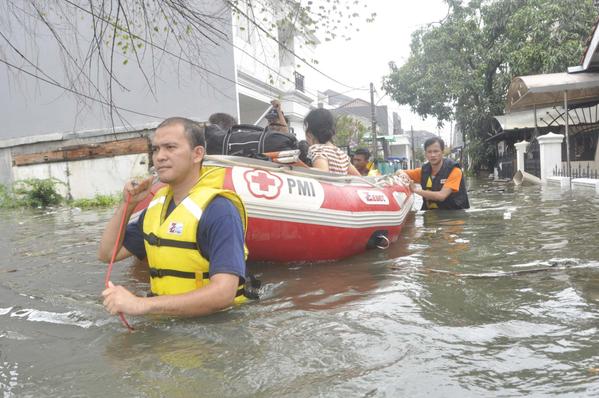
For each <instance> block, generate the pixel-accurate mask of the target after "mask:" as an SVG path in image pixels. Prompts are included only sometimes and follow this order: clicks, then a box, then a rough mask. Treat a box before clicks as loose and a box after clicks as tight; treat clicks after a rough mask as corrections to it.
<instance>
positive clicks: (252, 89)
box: [233, 3, 318, 140]
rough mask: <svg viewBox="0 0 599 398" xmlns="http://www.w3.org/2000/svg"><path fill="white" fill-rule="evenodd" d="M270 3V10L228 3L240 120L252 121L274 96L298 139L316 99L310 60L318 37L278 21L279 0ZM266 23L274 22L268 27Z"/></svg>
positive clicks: (244, 121)
mask: <svg viewBox="0 0 599 398" xmlns="http://www.w3.org/2000/svg"><path fill="white" fill-rule="evenodd" d="M273 4H275V6H274V7H273V8H272V9H269V10H257V9H255V8H254V9H253V10H247V9H242V8H241V7H243V6H242V5H241V4H240V5H239V7H240V8H239V9H238V10H236V9H233V30H234V35H233V45H234V47H235V65H236V73H237V82H238V85H237V90H238V106H239V121H240V122H241V123H250V124H253V123H255V122H256V121H257V120H258V118H259V117H260V116H261V115H262V114H263V113H264V111H265V110H266V109H268V107H269V106H270V101H271V100H272V99H279V100H280V101H281V105H282V109H283V111H284V113H285V116H287V117H288V118H289V119H290V125H291V127H292V128H293V130H294V132H295V134H296V135H297V137H298V139H300V140H301V139H305V134H304V130H303V119H304V116H305V115H306V114H307V113H308V112H309V110H310V109H311V108H313V107H316V105H317V101H318V88H317V87H315V86H314V82H315V81H316V79H314V78H313V77H314V76H315V74H316V73H317V72H316V70H315V69H313V68H312V67H311V66H310V65H312V62H313V60H314V46H315V45H316V44H318V40H317V39H316V37H315V36H310V37H305V36H304V35H303V34H301V33H300V32H299V31H298V30H297V29H295V28H294V27H289V26H285V25H284V24H282V23H281V21H282V18H281V17H279V15H282V14H283V13H285V12H286V10H284V9H280V7H281V4H284V3H273ZM255 22H258V23H255ZM270 26H278V27H277V28H276V29H271V30H269V29H268V28H267V27H270Z"/></svg>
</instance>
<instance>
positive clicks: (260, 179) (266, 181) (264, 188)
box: [243, 170, 283, 199]
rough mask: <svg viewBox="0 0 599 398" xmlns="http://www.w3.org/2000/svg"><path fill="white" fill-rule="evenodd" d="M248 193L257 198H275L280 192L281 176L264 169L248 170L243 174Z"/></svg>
mask: <svg viewBox="0 0 599 398" xmlns="http://www.w3.org/2000/svg"><path fill="white" fill-rule="evenodd" d="M243 178H244V179H245V182H246V183H247V184H248V189H249V191H250V193H251V194H252V195H253V196H255V197H257V198H264V199H275V198H276V197H277V196H279V194H280V193H281V187H282V186H283V180H282V179H281V177H279V176H277V175H274V174H271V173H269V172H268V171H264V170H248V171H246V172H245V173H244V174H243Z"/></svg>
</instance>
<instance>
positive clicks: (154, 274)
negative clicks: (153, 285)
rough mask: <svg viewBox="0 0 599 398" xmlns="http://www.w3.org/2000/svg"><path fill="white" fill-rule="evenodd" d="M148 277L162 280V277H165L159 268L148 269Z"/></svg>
mask: <svg viewBox="0 0 599 398" xmlns="http://www.w3.org/2000/svg"><path fill="white" fill-rule="evenodd" d="M150 276H151V277H152V278H162V277H163V276H166V275H165V273H164V272H162V269H160V268H150Z"/></svg>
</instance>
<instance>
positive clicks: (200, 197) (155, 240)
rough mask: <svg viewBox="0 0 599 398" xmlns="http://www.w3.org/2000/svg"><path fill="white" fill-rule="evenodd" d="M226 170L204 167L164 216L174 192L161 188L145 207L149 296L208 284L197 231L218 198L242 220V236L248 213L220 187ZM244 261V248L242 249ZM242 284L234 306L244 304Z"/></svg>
mask: <svg viewBox="0 0 599 398" xmlns="http://www.w3.org/2000/svg"><path fill="white" fill-rule="evenodd" d="M225 172H226V169H224V168H221V167H204V168H202V172H201V173H200V179H199V181H198V183H197V184H196V185H195V186H194V187H193V188H192V189H191V190H190V192H189V195H188V196H187V197H186V198H185V199H183V200H182V201H181V203H179V204H178V205H177V206H176V207H175V208H174V209H173V211H172V212H171V213H170V214H169V215H168V217H167V216H166V212H167V209H168V204H169V202H170V201H171V200H172V197H173V192H172V190H171V189H170V186H168V185H167V186H166V187H163V188H162V189H160V190H159V191H158V192H156V195H155V196H154V199H153V200H152V201H151V202H150V204H149V205H148V208H147V210H146V214H145V216H144V222H143V235H144V246H145V248H146V254H147V257H148V263H149V265H150V277H151V278H150V286H151V289H152V293H153V294H156V295H163V294H182V293H187V292H190V291H192V290H195V289H199V288H201V287H204V286H206V285H208V284H209V283H210V279H209V276H210V275H209V271H210V263H209V261H208V259H206V258H205V257H204V256H202V254H201V253H200V246H199V244H198V242H197V231H198V227H199V223H200V219H201V216H202V213H203V212H204V210H205V209H206V207H207V206H208V204H209V203H210V202H211V201H212V200H213V199H214V198H215V197H216V196H217V195H219V196H223V197H225V198H227V199H229V200H230V201H231V202H232V203H233V204H234V205H235V207H236V209H237V211H238V212H239V215H240V217H241V220H242V224H243V232H244V236H245V232H246V228H247V214H246V211H245V207H244V206H243V203H242V201H241V198H240V197H239V196H238V195H237V194H236V193H235V192H233V191H229V190H225V189H223V188H222V186H223V181H224V176H225ZM244 252H245V253H244V255H245V258H247V248H246V247H245V246H244ZM244 287H245V286H244V284H241V283H240V285H239V288H238V290H237V296H236V298H235V303H236V304H239V303H242V302H244V301H246V297H245V296H244Z"/></svg>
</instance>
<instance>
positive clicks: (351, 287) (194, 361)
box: [0, 180, 599, 397]
mask: <svg viewBox="0 0 599 398" xmlns="http://www.w3.org/2000/svg"><path fill="white" fill-rule="evenodd" d="M470 199H471V203H472V207H473V208H472V209H471V210H470V211H467V212H461V211H460V212H428V213H423V212H418V213H415V214H414V215H413V216H410V218H409V219H408V221H407V223H406V225H405V228H404V231H403V234H402V238H401V239H400V241H399V242H397V243H396V244H394V245H392V246H391V247H390V248H389V249H388V250H386V251H370V252H367V253H365V254H363V255H360V256H357V257H354V258H351V259H348V260H345V261H341V262H337V263H328V264H306V265H273V264H268V265H265V264H251V265H250V269H251V270H252V271H254V272H255V273H257V274H258V275H259V277H260V279H262V281H263V284H264V286H263V289H262V299H261V300H260V301H259V302H256V303H253V304H250V305H246V306H243V307H240V308H236V309H233V310H230V311H227V312H223V313H219V314H216V315H212V316H209V317H206V318H203V319H192V320H189V319H187V320H181V319H169V318H161V317H129V322H130V323H132V324H133V325H134V327H135V328H136V331H135V332H133V333H129V332H127V331H126V329H125V328H124V327H123V326H122V325H121V323H120V322H119V319H118V318H117V317H114V316H111V315H109V314H108V313H106V312H105V311H104V310H103V307H102V306H101V300H100V292H101V290H102V287H103V280H104V274H105V270H106V268H105V266H104V265H103V264H101V263H99V262H98V261H97V260H96V259H95V256H96V254H95V253H96V249H97V244H98V240H99V236H100V233H101V231H102V229H103V226H104V223H105V222H106V221H107V219H108V218H109V217H110V215H111V214H112V210H100V211H97V210H90V211H87V210H86V211H80V210H78V209H56V210H50V211H49V210H19V211H1V212H0V217H1V220H2V225H3V227H2V231H3V233H2V234H1V235H0V395H3V396H4V397H57V396H77V397H87V396H103V397H104V396H108V397H111V396H123V397H125V396H136V397H162V396H168V397H195V396H207V397H209V396H219V397H246V396H258V397H274V396H276V397H314V396H323V397H335V396H349V397H399V396H405V397H425V396H426V397H513V396H538V397H543V396H571V397H586V396H588V397H592V396H598V395H599V330H598V328H599V250H598V243H599V228H598V226H599V195H597V194H595V193H594V192H593V191H590V190H589V191H584V190H581V191H575V192H573V193H568V192H560V191H559V188H549V189H547V188H545V189H542V188H540V187H513V186H511V185H506V184H496V183H491V182H487V181H483V180H478V181H470ZM325 244H335V242H332V241H331V242H326V243H325ZM112 280H113V281H114V282H116V283H119V284H124V285H126V286H128V287H130V288H132V289H133V290H135V291H136V292H143V291H145V290H147V288H148V284H147V274H146V273H145V271H144V270H143V269H137V268H136V267H133V266H131V264H130V262H129V261H125V262H122V263H118V264H117V265H115V269H114V271H113V277H112Z"/></svg>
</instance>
